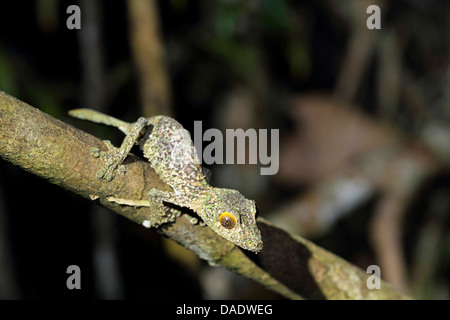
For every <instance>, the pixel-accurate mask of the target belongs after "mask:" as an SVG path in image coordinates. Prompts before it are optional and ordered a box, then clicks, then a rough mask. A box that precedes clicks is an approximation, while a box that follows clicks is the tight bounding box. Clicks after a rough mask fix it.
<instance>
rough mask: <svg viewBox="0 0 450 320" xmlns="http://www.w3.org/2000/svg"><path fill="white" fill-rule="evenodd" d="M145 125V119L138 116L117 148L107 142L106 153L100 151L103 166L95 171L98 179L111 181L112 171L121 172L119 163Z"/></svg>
mask: <svg viewBox="0 0 450 320" xmlns="http://www.w3.org/2000/svg"><path fill="white" fill-rule="evenodd" d="M146 126H147V119H145V118H143V117H142V118H139V119H138V120H137V121H136V122H135V123H133V124H132V126H130V129H129V132H128V133H127V135H126V136H125V139H123V142H122V145H121V146H120V147H119V148H116V147H113V146H112V145H111V144H110V143H109V144H107V146H108V149H109V150H108V151H107V152H106V153H101V157H102V158H103V159H104V166H103V168H102V169H101V170H100V171H99V172H98V173H97V178H98V179H100V180H106V181H111V180H113V179H114V176H115V174H114V173H115V171H116V170H117V169H119V170H120V171H122V172H123V171H124V170H123V168H124V167H121V165H122V163H123V161H124V160H125V158H126V157H127V156H128V154H129V153H130V151H131V148H133V146H134V144H135V143H136V142H137V141H138V140H139V139H140V137H141V136H142V134H143V130H144V128H145V127H146ZM91 154H92V150H91Z"/></svg>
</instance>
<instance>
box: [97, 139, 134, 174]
mask: <svg viewBox="0 0 450 320" xmlns="http://www.w3.org/2000/svg"><path fill="white" fill-rule="evenodd" d="M104 143H105V144H106V146H107V147H108V151H106V152H104V151H100V150H99V149H98V148H91V149H90V154H91V155H92V156H93V157H95V158H102V160H103V162H104V166H103V168H102V169H101V170H99V171H98V172H97V176H96V177H97V179H99V180H106V181H111V180H113V179H114V177H115V171H116V170H117V171H118V172H119V174H125V172H126V168H125V166H124V165H122V164H121V155H120V153H119V151H118V150H119V149H118V148H116V147H114V146H113V145H112V144H111V142H110V141H109V140H104Z"/></svg>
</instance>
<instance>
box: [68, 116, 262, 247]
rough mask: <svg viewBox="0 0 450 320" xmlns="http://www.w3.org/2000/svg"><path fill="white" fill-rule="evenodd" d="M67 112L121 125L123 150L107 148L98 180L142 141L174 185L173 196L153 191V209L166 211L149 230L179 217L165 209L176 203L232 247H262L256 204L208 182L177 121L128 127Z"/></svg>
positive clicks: (161, 119) (160, 119)
mask: <svg viewBox="0 0 450 320" xmlns="http://www.w3.org/2000/svg"><path fill="white" fill-rule="evenodd" d="M69 114H70V115H72V116H74V117H76V118H80V119H84V120H89V121H93V122H97V123H103V124H106V125H110V126H114V127H117V128H119V129H120V130H121V131H122V132H124V133H125V134H126V137H125V139H124V141H123V142H122V145H121V146H120V148H114V147H112V146H109V148H110V150H109V152H107V153H106V154H104V155H103V158H104V161H105V166H104V168H103V169H102V170H101V171H100V172H99V173H98V175H97V177H98V178H99V179H105V180H108V181H110V180H112V179H113V178H114V175H115V174H116V172H117V171H118V170H119V169H120V167H121V165H122V162H123V161H124V160H125V158H126V156H127V155H128V154H129V153H130V150H131V148H132V147H133V145H134V144H135V143H138V144H139V146H140V148H141V150H142V152H143V154H144V157H145V158H147V159H148V161H149V162H150V165H151V167H152V168H153V169H154V170H155V172H156V173H157V174H158V176H159V177H160V179H161V180H162V181H164V182H165V183H167V184H168V185H169V186H171V187H172V189H173V192H167V191H161V190H158V189H152V190H150V192H149V195H148V199H149V203H150V206H152V207H154V208H158V209H159V210H157V211H158V212H161V213H162V215H161V216H160V217H157V218H156V219H155V220H154V221H151V222H150V226H151V227H157V226H159V225H161V224H162V223H166V222H170V221H174V220H175V218H176V216H174V215H173V214H171V210H170V209H169V208H167V207H166V206H165V205H164V203H172V204H174V205H176V206H180V207H186V208H189V209H191V210H192V211H194V212H196V213H197V214H198V216H199V217H200V218H201V219H202V220H203V222H204V223H205V224H206V225H207V226H208V227H209V228H211V229H212V230H213V231H215V232H217V233H218V234H219V235H221V236H222V237H224V238H225V239H227V240H229V241H231V242H232V243H234V244H236V245H238V246H240V247H242V248H244V249H247V250H250V251H253V252H259V251H260V250H261V249H262V240H261V234H260V231H259V229H258V227H257V225H256V212H257V211H256V206H255V202H254V201H253V200H249V199H246V198H245V197H244V196H243V195H242V194H241V193H240V192H238V191H236V190H232V189H225V188H215V187H212V186H210V185H209V184H208V182H207V180H206V177H205V175H204V174H203V171H202V167H201V165H200V161H199V159H198V155H197V152H196V149H195V146H194V144H193V142H192V139H191V138H190V135H189V132H188V131H187V130H185V129H184V128H183V126H182V125H181V124H180V123H179V122H177V121H176V120H174V119H172V118H170V117H167V116H154V117H150V118H139V119H138V120H137V121H136V122H134V123H127V122H124V121H122V120H119V119H116V118H113V117H111V116H108V115H105V114H102V113H99V112H97V111H94V110H90V109H76V110H71V111H70V112H69Z"/></svg>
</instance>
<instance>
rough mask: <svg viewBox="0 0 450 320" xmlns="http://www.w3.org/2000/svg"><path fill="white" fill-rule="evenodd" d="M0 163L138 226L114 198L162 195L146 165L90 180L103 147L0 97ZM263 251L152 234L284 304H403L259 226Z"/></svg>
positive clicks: (181, 230) (203, 232)
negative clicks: (280, 298)
mask: <svg viewBox="0 0 450 320" xmlns="http://www.w3.org/2000/svg"><path fill="white" fill-rule="evenodd" d="M0 127H1V130H0V156H1V157H2V158H4V159H5V160H7V161H10V162H12V163H13V164H15V165H17V166H20V167H21V168H23V169H25V170H27V171H29V172H31V173H34V174H36V175H38V176H40V177H42V178H44V179H47V180H48V181H50V182H51V183H54V184H56V185H59V186H61V187H63V188H65V189H67V190H69V191H72V192H74V193H76V194H78V195H81V196H82V197H85V198H88V199H92V200H95V201H98V202H99V203H100V204H101V205H103V206H105V207H107V208H109V209H111V210H112V211H114V212H116V213H119V214H121V215H123V216H125V217H126V218H128V219H130V220H132V221H134V222H136V223H139V224H143V222H144V221H145V220H152V215H153V212H154V210H152V209H151V208H150V210H149V209H148V208H139V207H138V208H136V207H128V206H120V205H118V204H115V203H112V202H109V201H108V200H107V198H108V197H109V196H114V197H117V198H123V199H136V200H146V195H147V193H148V191H149V190H150V189H151V188H157V189H160V190H167V191H170V187H169V186H167V185H165V184H164V183H163V182H162V181H161V180H159V178H158V176H157V175H156V174H155V172H154V171H153V169H152V168H151V167H150V164H149V163H148V162H145V161H142V160H141V159H139V158H138V157H136V156H133V155H130V156H129V157H128V158H127V162H126V163H125V164H126V167H127V173H126V174H125V175H117V176H116V178H115V179H114V180H113V181H111V182H104V181H101V180H98V179H96V173H97V171H98V170H99V169H100V168H101V166H102V163H101V161H100V160H99V159H97V158H94V157H92V156H91V155H90V152H89V151H90V148H92V147H97V148H99V149H101V150H105V151H106V149H107V147H106V145H104V143H103V141H101V140H99V139H97V138H95V137H93V136H91V135H89V134H88V133H85V132H83V131H80V130H78V129H75V128H74V127H72V126H70V125H68V124H66V123H64V122H61V121H59V120H57V119H54V118H52V117H51V116H49V115H47V114H44V113H42V112H41V111H39V110H38V109H36V108H33V107H31V106H29V105H28V104H26V103H24V102H22V101H20V100H17V99H15V98H14V97H11V96H9V95H7V94H6V93H4V92H0ZM258 226H259V228H260V229H261V232H262V236H263V241H264V249H263V251H262V252H261V253H260V254H258V255H253V254H250V253H247V252H244V251H242V250H241V249H239V248H238V247H236V246H234V245H233V244H232V243H230V242H228V241H227V240H225V239H224V238H222V237H220V236H219V235H217V234H216V233H215V232H213V231H212V230H211V229H209V228H207V227H201V226H198V225H192V224H190V223H189V222H188V221H187V219H184V218H183V217H180V218H178V219H177V220H176V222H174V223H168V224H165V225H163V226H161V227H160V228H158V229H157V230H156V231H157V232H159V233H160V234H162V235H164V236H166V237H168V238H170V239H172V240H174V241H176V242H178V243H180V244H181V245H183V246H184V247H186V248H188V249H190V250H192V251H194V252H195V253H196V254H197V255H198V256H199V257H200V258H202V259H205V260H207V261H208V262H209V263H210V264H211V265H217V266H223V267H225V268H228V269H230V270H231V271H233V272H235V273H237V274H240V275H243V276H245V277H247V278H250V279H253V280H255V281H257V282H259V283H261V284H262V285H264V286H266V287H267V288H269V289H271V290H273V291H275V292H277V293H279V294H281V295H282V296H284V297H287V298H291V299H301V298H312V299H403V298H407V297H406V296H403V295H402V294H401V293H399V292H397V291H395V290H393V289H392V288H391V287H390V286H389V285H387V284H386V283H383V284H382V289H380V290H369V289H367V286H366V279H367V276H368V275H367V274H366V273H365V272H364V271H363V270H360V269H358V268H356V267H355V266H353V265H351V264H350V263H348V262H346V261H344V260H342V259H340V258H339V257H336V256H334V255H333V254H331V253H329V252H327V251H325V250H323V249H321V248H319V247H317V246H315V245H314V244H312V243H311V242H309V241H307V240H305V239H303V238H300V237H298V236H293V235H289V234H288V233H286V232H285V231H283V230H281V229H279V228H277V227H276V226H274V225H272V224H270V223H269V222H267V221H265V220H263V219H259V221H258Z"/></svg>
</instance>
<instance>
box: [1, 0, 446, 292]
mask: <svg viewBox="0 0 450 320" xmlns="http://www.w3.org/2000/svg"><path fill="white" fill-rule="evenodd" d="M88 2H89V3H88ZM88 2H85V1H78V3H77V4H78V5H79V6H80V9H81V11H82V22H81V23H82V30H68V29H67V28H66V27H65V20H66V19H67V17H68V15H67V13H66V8H67V6H69V5H71V4H73V3H72V2H69V1H65V0H36V1H34V2H29V3H27V4H23V3H16V2H8V3H7V4H6V3H5V7H4V8H5V12H8V14H6V15H5V16H4V17H3V19H2V20H1V21H0V90H2V91H5V92H7V93H8V94H10V95H13V96H15V97H17V98H19V99H21V100H23V101H28V102H30V103H31V104H32V105H35V106H39V107H40V108H41V109H42V111H44V112H46V113H48V114H50V115H52V116H54V117H56V118H61V119H63V120H65V119H66V118H65V117H66V113H67V110H68V109H73V108H77V107H94V108H99V109H102V108H104V110H105V111H106V113H108V114H111V115H114V116H116V117H118V118H121V119H124V120H126V121H135V120H136V119H137V118H138V117H139V116H141V115H145V116H149V115H154V114H155V113H163V114H169V115H176V116H175V118H176V119H177V120H179V121H180V122H181V123H182V124H183V125H184V126H185V127H186V128H187V129H188V130H190V131H191V132H192V129H193V123H194V120H201V121H202V123H203V128H204V129H206V128H213V127H214V128H218V129H220V130H225V129H234V128H243V129H244V130H245V129H247V128H256V129H258V128H267V129H271V128H277V129H280V151H281V152H280V171H279V173H278V174H277V175H275V176H273V177H269V176H261V175H259V166H258V165H249V164H245V165H211V166H210V167H209V169H211V171H212V172H213V175H212V184H213V185H215V186H220V187H228V188H235V189H238V190H240V191H241V192H242V193H243V194H245V195H246V196H247V197H249V198H254V199H255V200H256V202H257V203H258V207H259V209H260V211H261V213H262V216H264V217H265V218H266V219H268V220H270V221H271V222H274V223H276V224H277V225H282V226H283V228H286V229H289V232H290V233H296V234H299V235H301V236H305V237H307V238H308V239H311V240H313V241H314V243H317V244H318V245H320V246H321V247H323V248H325V249H326V250H328V251H331V252H333V253H334V254H336V255H338V256H341V257H343V258H344V259H346V260H347V261H350V262H352V263H353V264H355V265H356V266H358V267H359V268H361V269H362V270H365V269H366V268H367V266H369V265H374V264H376V265H379V266H380V268H381V276H382V278H383V279H385V280H387V281H388V282H389V283H391V284H392V285H393V286H395V287H397V288H402V290H404V291H408V292H409V293H410V294H411V295H413V296H414V297H419V298H430V299H437V298H440V299H442V298H447V299H448V298H449V297H450V280H449V279H450V271H449V270H450V260H449V259H448V258H447V257H448V252H449V250H450V238H449V236H448V230H449V227H450V222H449V221H450V220H449V210H450V208H449V204H448V201H447V199H449V198H450V179H449V174H448V173H449V170H448V169H449V163H450V144H449V143H448V141H450V108H449V106H450V88H449V83H450V82H449V81H448V75H449V70H450V65H449V56H450V55H449V51H450V50H449V46H450V41H449V38H450V36H449V32H450V19H448V17H449V15H450V3H449V2H448V1H446V0H433V1H426V2H424V1H415V0H402V1H392V0H384V1H377V4H378V5H379V6H380V8H381V19H382V21H381V29H380V30H367V28H366V26H365V22H366V19H367V18H368V14H367V13H366V9H367V6H368V5H369V4H372V3H370V1H365V0H364V1H361V0H348V1H331V0H320V1H295V2H292V1H286V0H279V1H269V0H268V1H266V0H262V1H225V0H223V1H222V0H220V1H207V0H194V1H187V0H169V1H144V0H134V1H133V0H129V1H114V2H112V1H109V2H106V1H101V0H97V1H92V3H91V1H88ZM24 8H26V9H27V10H24ZM96 39H97V40H96ZM86 104H95V105H86ZM68 121H69V120H68ZM71 121H72V120H71ZM77 125H79V127H80V128H82V129H83V130H85V131H89V132H94V133H95V136H98V137H101V138H103V139H109V140H112V142H113V144H116V145H117V144H118V143H120V141H121V139H122V137H121V136H120V135H119V134H117V132H116V131H113V130H110V129H108V128H103V127H99V126H95V125H92V124H87V123H77ZM0 181H1V184H2V188H1V189H0V190H1V192H2V197H0V199H3V201H4V203H3V206H0V208H3V209H2V210H3V212H4V219H2V220H0V221H1V223H3V227H2V229H1V230H2V241H1V243H3V244H4V245H3V248H5V249H2V250H1V252H0V255H2V258H1V259H0V261H8V263H7V264H2V266H4V267H2V268H4V270H5V274H10V275H11V278H10V280H11V281H10V284H9V285H8V287H9V288H11V290H9V289H7V290H3V291H2V290H0V292H6V295H7V296H8V292H9V291H10V292H11V296H14V297H25V298H30V297H39V298H41V297H53V296H58V297H61V296H63V297H68V298H73V296H74V295H76V294H79V295H80V296H82V297H97V298H100V297H101V298H107V297H124V298H142V297H145V298H147V299H151V298H154V296H153V294H154V293H153V292H158V296H157V297H158V298H160V299H161V298H165V297H170V298H174V294H175V295H178V297H185V296H190V297H196V298H200V297H202V298H215V299H226V298H233V299H241V298H251V299H256V298H274V297H275V298H278V297H279V296H277V295H275V294H274V293H273V292H271V291H268V290H265V289H263V288H262V287H261V286H258V285H255V284H254V282H250V281H246V280H245V279H244V278H243V277H238V276H236V275H235V274H234V273H231V272H228V271H226V270H225V269H222V268H210V267H208V265H207V264H205V263H204V262H202V261H200V260H199V259H198V258H197V256H196V255H194V254H192V252H191V251H190V250H186V249H185V248H183V247H181V246H178V245H176V244H174V242H172V241H167V242H166V241H162V240H161V237H158V236H153V235H152V234H153V233H148V232H143V230H142V227H141V226H138V225H135V224H132V223H128V222H127V221H126V220H125V219H116V220H115V221H114V222H113V223H112V227H111V228H110V229H109V230H110V231H112V230H113V231H114V232H113V233H110V232H106V231H105V232H106V233H105V235H107V234H109V236H106V237H104V238H103V237H101V239H104V241H106V242H108V244H107V247H108V248H109V249H108V251H109V253H110V254H111V255H109V256H110V257H112V256H115V258H114V259H113V260H115V261H116V262H114V261H113V260H111V259H110V260H109V261H110V263H107V264H108V266H109V270H116V271H115V274H116V275H118V278H115V280H117V282H116V285H113V286H112V287H108V286H102V285H100V283H101V282H102V280H101V279H100V278H99V277H101V275H99V274H98V272H97V271H96V270H101V269H102V268H103V267H101V264H99V260H98V259H96V258H95V257H96V256H97V254H96V253H95V252H97V253H100V252H101V250H100V251H98V250H97V249H95V248H100V246H99V244H100V243H103V242H104V241H103V240H101V241H99V240H100V239H96V238H94V237H96V235H97V234H100V233H96V231H95V230H94V226H93V222H94V221H96V220H92V217H93V215H92V214H91V213H92V211H91V210H93V209H92V208H90V205H89V204H87V203H86V201H80V199H78V198H73V197H71V196H70V193H69V194H68V193H67V192H63V191H60V189H59V188H55V187H52V185H51V184H48V183H45V181H41V180H40V179H37V178H36V177H34V176H33V175H29V174H27V173H25V172H23V171H22V170H18V169H17V168H15V167H14V166H11V165H10V164H9V163H8V162H5V161H3V160H2V161H1V163H0ZM24 186H27V189H32V190H38V191H39V192H35V193H28V196H27V199H28V201H23V197H21V195H22V194H23V188H24ZM47 194H51V195H52V197H53V200H54V201H51V202H48V203H46V214H47V216H48V217H49V218H48V220H47V221H46V222H45V223H46V228H47V227H48V228H47V230H51V231H49V232H47V233H45V234H42V233H41V232H39V230H40V228H36V227H35V226H36V225H41V224H42V220H40V219H38V218H37V217H36V216H35V215H33V214H32V213H33V212H34V210H35V209H34V208H35V207H34V204H35V203H41V202H42V200H41V198H42V196H43V195H47ZM67 203H72V204H73V205H72V206H70V207H68V206H67V205H66V204H67ZM62 207H64V208H65V210H66V211H65V214H66V215H67V217H68V220H70V221H71V223H70V224H68V225H66V226H65V228H64V229H61V228H60V224H59V221H60V213H61V212H60V211H61V208H62ZM95 210H97V209H95ZM105 216H106V217H107V219H114V218H111V217H114V215H110V214H108V213H106V215H105ZM24 221H26V223H24ZM95 228H97V227H95ZM3 230H4V231H3ZM105 230H106V229H105ZM30 238H31V239H34V241H29V239H30ZM53 239H61V242H62V243H64V244H65V250H64V251H63V252H61V251H58V252H57V253H55V252H54V251H53V250H51V249H47V250H42V248H49V246H48V243H50V242H52V241H53ZM0 248H1V247H0ZM143 251H146V252H147V251H151V254H148V255H145V257H143V255H141V254H140V253H141V252H143ZM107 256H108V255H107ZM148 257H152V258H153V257H157V260H158V261H159V263H158V264H155V263H154V259H149V258H148ZM108 259H109V258H107V259H106V260H104V261H107V260H108ZM35 261H45V263H41V264H39V265H35ZM74 261H75V262H76V263H79V264H80V265H81V267H82V270H84V274H85V275H86V277H88V278H89V279H90V281H87V283H88V287H85V289H84V290H82V292H79V293H74V292H71V293H70V292H67V290H63V289H61V287H60V282H59V280H58V279H57V278H56V277H55V276H54V275H55V274H59V273H58V272H60V270H65V269H66V267H67V266H68V265H70V264H73V263H74ZM29 265H34V269H33V271H30V269H29V268H28V266H29ZM8 268H9V271H8ZM141 268H142V270H145V271H146V272H148V271H149V270H151V272H152V273H153V274H164V273H167V274H170V275H171V276H172V277H173V282H174V283H177V288H179V290H177V292H176V293H174V292H173V290H171V289H170V287H168V286H167V283H164V282H163V281H158V279H156V280H155V279H153V281H150V280H149V279H141V278H139V277H138V276H137V275H138V274H140V272H139V270H141ZM33 272H38V273H39V274H40V275H41V277H36V276H35V275H34V274H33ZM111 277H112V276H106V277H105V278H104V279H107V278H111ZM114 277H115V276H114ZM165 278H167V277H165V276H164V277H163V276H162V277H161V279H165ZM44 279H45V280H44ZM146 281H147V282H146ZM113 282H114V281H113ZM4 283H5V282H4ZM1 285H2V282H1V281H0V286H1ZM5 285H6V283H5ZM14 288H15V289H14ZM114 288H116V289H114ZM150 288H151V289H152V290H150ZM302 295H303V296H305V297H306V295H305V294H304V293H302Z"/></svg>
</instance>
